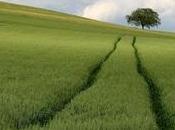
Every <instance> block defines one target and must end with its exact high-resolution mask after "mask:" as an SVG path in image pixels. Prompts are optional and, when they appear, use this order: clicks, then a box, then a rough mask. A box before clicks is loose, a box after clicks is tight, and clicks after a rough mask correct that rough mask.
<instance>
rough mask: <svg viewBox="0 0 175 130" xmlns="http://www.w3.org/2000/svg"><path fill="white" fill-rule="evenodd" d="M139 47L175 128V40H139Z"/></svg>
mask: <svg viewBox="0 0 175 130" xmlns="http://www.w3.org/2000/svg"><path fill="white" fill-rule="evenodd" d="M137 47H138V49H139V50H140V51H139V53H140V55H141V57H142V60H143V63H144V64H145V67H146V68H147V70H148V71H149V73H150V75H151V76H152V78H153V80H154V81H155V83H156V84H157V87H158V88H159V90H160V94H161V100H162V104H163V106H164V108H165V111H166V112H167V113H165V114H167V115H166V116H167V119H168V120H170V122H171V123H172V127H174V128H175V116H174V113H175V104H174V99H175V40H172V39H169V40H167V39H166V40H165V39H157V38H154V39H145V38H139V39H138V43H137Z"/></svg>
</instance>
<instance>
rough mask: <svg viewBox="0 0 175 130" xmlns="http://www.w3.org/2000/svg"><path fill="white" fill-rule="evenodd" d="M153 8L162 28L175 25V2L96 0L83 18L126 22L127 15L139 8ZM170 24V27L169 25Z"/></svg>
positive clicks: (168, 0)
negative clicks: (157, 13)
mask: <svg viewBox="0 0 175 130" xmlns="http://www.w3.org/2000/svg"><path fill="white" fill-rule="evenodd" d="M142 7H145V8H153V9H155V10H156V11H158V12H159V14H160V17H161V18H162V19H163V20H162V23H163V25H162V27H164V28H166V27H167V26H170V24H171V26H173V24H174V23H175V19H173V18H172V17H175V13H174V12H175V0H137V1H136V0H96V1H95V2H94V3H93V4H91V5H87V7H86V8H85V9H84V10H83V14H82V16H84V17H87V18H92V19H97V20H103V21H107V22H119V23H126V22H125V15H127V14H129V13H130V12H131V11H132V10H134V9H137V8H142ZM167 24H169V25H167Z"/></svg>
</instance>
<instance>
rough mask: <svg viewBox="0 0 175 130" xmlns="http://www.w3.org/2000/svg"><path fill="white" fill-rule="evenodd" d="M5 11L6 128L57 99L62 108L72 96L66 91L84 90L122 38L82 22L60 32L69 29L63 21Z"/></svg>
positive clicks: (1, 111)
mask: <svg viewBox="0 0 175 130" xmlns="http://www.w3.org/2000/svg"><path fill="white" fill-rule="evenodd" d="M1 6H2V5H1ZM2 7H4V8H6V7H5V6H2ZM10 7H11V6H10ZM12 7H13V6H12ZM13 8H14V7H13ZM1 9H3V8H1ZM9 10H11V9H9ZM7 12H8V11H7ZM7 12H5V13H6V14H5V13H4V12H0V17H1V19H3V22H1V23H2V26H1V31H0V39H1V40H0V43H1V44H0V46H1V47H0V50H1V51H0V61H1V64H0V73H1V75H0V76H1V78H0V84H1V85H0V86H1V87H0V88H1V94H0V95H1V102H0V104H1V106H2V107H0V115H1V117H3V118H2V120H1V123H0V124H1V126H2V127H4V126H6V125H16V123H18V125H20V122H21V121H23V120H26V121H28V118H29V117H31V116H33V114H34V113H35V112H36V113H37V112H38V111H39V110H40V109H42V108H44V107H45V106H49V105H50V104H52V102H54V103H55V100H57V99H59V100H58V101H56V102H58V104H60V105H59V106H61V105H62V101H64V100H67V99H69V98H70V97H71V94H70V93H67V92H70V91H71V92H72V94H74V93H75V92H76V91H77V89H79V88H80V87H81V84H83V82H84V80H86V78H87V76H88V72H89V71H90V70H91V68H92V67H93V66H95V65H96V64H97V63H98V62H100V61H101V59H102V58H103V56H104V55H106V53H108V51H109V50H110V49H111V48H112V46H113V43H114V42H115V40H116V38H117V37H118V36H117V35H116V34H102V33H101V32H99V33H98V32H96V33H92V32H88V31H86V28H84V26H83V25H82V24H78V23H75V26H74V24H72V26H71V24H69V27H68V28H67V29H64V28H63V29H60V28H59V27H67V26H68V25H67V24H65V25H64V23H65V21H59V20H57V21H54V20H53V19H52V18H47V19H45V18H37V17H35V16H34V17H33V16H32V15H31V16H28V15H25V16H24V15H23V14H21V13H14V12H13V13H9V12H8V13H7ZM77 21H78V20H77ZM56 27H58V28H56ZM70 28H71V29H70ZM77 28H78V29H80V30H79V31H78V30H76V29H77ZM74 30H76V31H74ZM94 31H96V30H95V29H94ZM75 43H76V44H75ZM97 49H98V51H96V50H97ZM80 61H81V62H80ZM48 88H49V89H48ZM54 103H53V104H54ZM4 129H6V128H4Z"/></svg>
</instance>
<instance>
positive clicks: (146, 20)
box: [126, 8, 161, 29]
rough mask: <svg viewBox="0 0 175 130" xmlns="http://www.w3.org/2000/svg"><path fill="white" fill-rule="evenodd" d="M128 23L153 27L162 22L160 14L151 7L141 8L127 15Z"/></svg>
mask: <svg viewBox="0 0 175 130" xmlns="http://www.w3.org/2000/svg"><path fill="white" fill-rule="evenodd" d="M126 19H127V22H128V24H133V25H136V26H141V27H142V29H144V28H145V27H147V28H149V29H150V28H151V27H154V26H158V25H160V24H161V20H160V18H159V14H158V13H157V12H155V11H154V10H152V9H150V8H139V9H137V10H135V11H133V12H132V13H131V15H127V16H126Z"/></svg>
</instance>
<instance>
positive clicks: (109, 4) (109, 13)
mask: <svg viewBox="0 0 175 130" xmlns="http://www.w3.org/2000/svg"><path fill="white" fill-rule="evenodd" d="M118 11H119V8H118V7H117V4H113V1H112V0H103V1H97V2H95V3H94V4H92V5H89V6H87V7H86V8H85V9H84V11H83V17H87V18H92V19H97V20H104V21H111V20H112V19H114V18H115V17H116V16H117V15H116V13H117V12H118Z"/></svg>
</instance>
